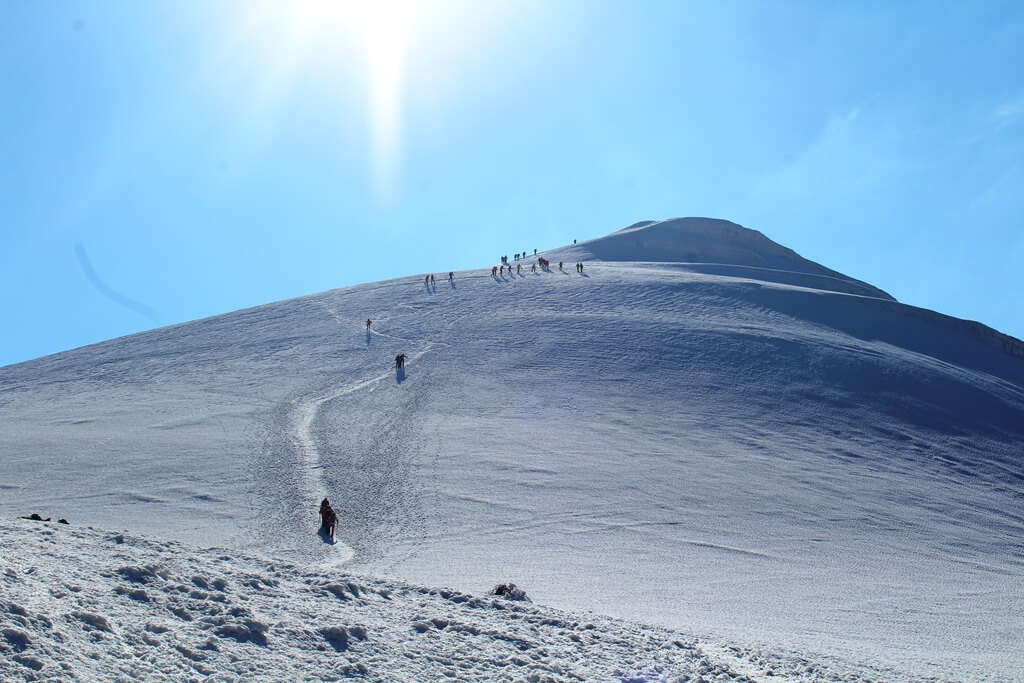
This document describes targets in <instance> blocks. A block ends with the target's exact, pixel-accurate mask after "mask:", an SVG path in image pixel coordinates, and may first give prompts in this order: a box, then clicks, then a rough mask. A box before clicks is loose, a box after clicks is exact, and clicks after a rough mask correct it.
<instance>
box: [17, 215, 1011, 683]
mask: <svg viewBox="0 0 1024 683" xmlns="http://www.w3.org/2000/svg"><path fill="white" fill-rule="evenodd" d="M543 255H544V256H545V257H546V258H548V259H549V260H550V261H551V262H552V266H551V268H550V269H541V270H539V271H538V272H536V273H533V272H530V268H529V264H530V263H532V262H528V263H527V266H526V267H524V268H523V272H522V273H521V274H519V275H512V274H509V273H508V272H507V271H506V274H504V276H495V277H492V276H491V275H490V267H489V265H488V266H487V267H486V268H484V267H481V269H480V270H478V271H475V272H461V273H457V274H456V278H455V281H454V283H451V284H450V283H448V282H447V281H445V280H444V279H443V278H438V283H437V285H436V286H425V285H424V284H423V276H422V274H421V275H419V276H412V277H410V278H409V279H402V280H391V281H386V282H379V283H372V284H367V285H362V286H359V287H351V288H347V289H343V290H335V291H330V292H325V293H322V294H317V295H313V296H309V297H304V298H301V299H296V300H292V301H286V302H279V303H275V304H269V305H266V306H262V307H259V308H254V309H249V310H245V311H239V312H236V313H232V314H228V315H223V316H219V317H216V318H211V319H208V320H202V321H197V322H194V323H189V324H186V325H179V326H176V327H170V328H165V329H161V330H156V331H153V332H149V333H145V334H140V335H135V336H132V337H127V338H124V339H118V340H113V341H110V342H107V343H104V344H99V345H96V346H92V347H86V348H83V349H78V350H75V351H69V352H66V353H63V354H58V355H55V356H50V357H47V358H42V359H39V360H36V361H32V362H29V363H23V364H19V365H14V366H9V367H6V368H0V411H2V414H3V420H2V422H0V457H2V458H3V460H2V462H3V468H4V471H3V479H2V481H0V487H2V489H0V512H2V513H3V514H5V515H6V516H7V517H13V516H17V515H21V514H26V513H28V512H40V513H43V516H51V515H52V516H55V517H56V516H64V517H68V518H69V519H71V520H72V521H73V522H76V523H80V524H89V525H93V526H97V527H103V528H110V529H119V528H125V529H129V530H131V531H132V532H134V533H144V534H147V535H150V536H154V537H167V538H174V539H177V540H182V541H186V542H190V543H194V544H199V545H218V546H224V547H228V548H231V549H233V550H237V551H244V552H249V553H259V554H261V555H264V556H269V557H276V558H280V559H281V560H283V561H287V562H290V563H293V564H295V565H296V566H300V567H304V568H308V570H309V571H311V572H312V571H333V572H337V571H341V570H342V567H343V568H344V571H347V572H358V573H360V574H366V575H374V576H378V577H381V579H383V578H385V577H393V578H395V579H398V580H401V581H405V582H411V583H414V584H418V585H426V586H449V587H451V589H452V590H457V591H460V592H465V593H476V594H480V593H483V592H484V591H486V590H487V589H488V588H490V587H492V586H494V585H495V584H497V583H499V582H503V581H514V582H515V583H516V584H517V585H519V586H521V587H523V588H524V589H525V590H526V591H527V593H528V594H529V595H530V597H531V598H532V599H533V600H534V602H535V603H536V604H537V605H544V606H548V607H555V608H559V609H567V610H595V611H597V612H600V613H603V614H608V615H612V616H615V617H621V618H626V619H633V620H639V621H643V622H647V623H650V624H657V625H659V626H662V627H666V628H670V629H678V630H682V631H685V632H690V633H701V634H706V635H708V636H709V637H713V638H715V639H717V640H716V641H715V642H718V643H722V644H723V645H722V648H723V649H722V651H723V652H729V651H730V650H729V646H727V645H725V643H729V642H734V643H737V644H738V645H737V646H738V647H740V648H741V649H746V648H753V647H757V648H760V649H762V650H765V651H768V652H780V651H784V650H799V651H801V652H804V653H805V654H806V655H807V656H808V657H811V655H810V653H821V652H826V653H830V654H831V655H834V656H837V657H840V658H842V659H843V660H844V661H848V662H850V661H852V662H858V663H859V664H863V665H870V666H875V667H885V670H886V672H887V673H886V674H885V675H884V676H882V677H883V678H886V679H892V678H899V677H902V676H905V677H908V678H922V677H930V676H934V677H937V678H940V679H945V678H972V679H980V678H985V677H991V678H992V679H994V680H1007V679H1015V678H1018V677H1019V672H1020V671H1022V670H1024V655H1022V654H1021V653H1024V638H1022V635H1021V634H1022V633H1024V616H1022V615H1024V596H1022V591H1021V586H1022V585H1024V580H1022V579H1024V576H1022V574H1024V544H1022V541H1021V539H1022V538H1024V504H1022V501H1024V462H1022V446H1021V444H1022V443H1024V345H1022V344H1021V342H1019V341H1018V340H1016V339H1013V338H1011V337H1008V336H1006V335H1002V334H1000V333H998V332H996V331H994V330H991V329H989V328H986V327H984V326H982V325H979V324H978V323H972V322H968V321H962V320H957V319H953V318H949V317H947V316H943V315H941V314H939V313H935V312H932V311H926V310H923V309H918V308H914V307H911V306H906V305H903V304H900V303H898V302H896V301H894V300H893V299H892V298H891V297H890V296H888V295H887V294H885V293H884V292H882V291H880V290H878V289H876V288H874V287H872V286H870V285H868V284H866V283H862V282H859V281H857V280H854V279H853V278H850V277H847V276H845V275H842V274H840V273H836V272H834V271H831V270H828V269H827V268H824V267H822V266H819V265H818V264H814V263H811V262H809V261H806V260H805V259H802V258H801V257H799V255H797V254H796V253H794V252H792V251H791V250H788V249H785V248H783V247H780V246H779V245H776V244H774V243H773V242H771V241H770V240H768V239H767V238H766V237H764V236H763V235H761V234H760V233H756V232H754V231H750V230H746V229H745V228H742V227H740V226H737V225H735V224H732V223H728V222H726V221H716V220H711V219H676V220H672V221H663V222H660V223H645V224H637V225H636V226H632V227H630V228H627V229H626V230H622V231H619V232H617V233H613V234H612V235H609V236H608V237H606V238H601V239H599V240H592V241H589V242H582V243H580V244H578V245H574V246H572V247H565V248H563V249H558V250H552V251H550V252H548V253H546V254H543ZM579 260H584V261H585V267H584V271H583V273H579V272H577V271H576V270H575V269H574V268H573V263H575V262H576V261H579ZM559 261H564V264H565V265H564V270H559V269H558V266H557V264H558V262H559ZM481 265H482V266H483V265H484V264H481ZM367 318H370V319H372V320H373V328H372V330H371V331H367V330H366V328H365V321H366V319H367ZM398 353H405V354H406V355H407V356H408V361H407V365H406V368H404V369H402V370H396V369H395V368H394V358H395V355H396V354H398ZM325 496H326V497H329V498H330V499H331V502H332V504H333V505H334V508H335V510H336V511H337V512H338V514H339V517H340V519H341V521H340V524H339V527H338V532H337V543H336V544H331V543H328V542H325V540H324V539H322V538H321V537H319V536H317V535H316V533H315V531H316V510H317V507H318V504H319V501H320V499H321V498H322V497H325ZM80 611H81V610H80ZM100 616H103V615H100ZM268 638H269V636H268ZM813 657H814V659H813V661H815V662H821V661H824V660H823V659H821V655H813ZM601 675H604V674H601ZM409 678H412V679H416V676H415V675H414V674H410V675H409Z"/></svg>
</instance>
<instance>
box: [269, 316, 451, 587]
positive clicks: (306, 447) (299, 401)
mask: <svg viewBox="0 0 1024 683" xmlns="http://www.w3.org/2000/svg"><path fill="white" fill-rule="evenodd" d="M323 307H324V309H325V310H326V311H327V312H328V314H329V315H330V316H331V317H332V318H333V319H334V320H335V321H336V322H338V323H339V324H340V325H343V326H346V327H348V326H351V325H352V324H351V321H350V320H349V319H348V318H346V317H343V316H341V315H340V314H339V313H338V312H337V311H334V310H332V309H331V308H330V307H329V306H328V305H327V304H326V303H324V304H323ZM386 322H387V318H380V319H379V320H378V323H386ZM371 337H379V338H385V339H390V340H393V341H396V342H399V343H402V344H404V345H413V344H414V343H418V344H420V345H423V346H424V348H421V349H420V350H418V351H413V352H411V353H406V354H405V355H406V363H407V364H408V363H415V361H417V360H418V359H420V358H422V357H423V356H424V355H426V354H427V353H429V352H430V351H431V350H432V349H433V348H434V347H435V346H436V342H430V341H427V342H424V341H422V340H421V341H419V342H414V341H413V340H411V339H406V338H402V337H399V336H396V335H393V334H388V333H385V332H381V331H379V330H373V329H371V330H368V331H367V343H369V339H370V338H371ZM391 377H395V378H396V380H397V381H398V382H399V383H401V382H402V381H403V380H404V378H405V370H404V368H403V369H401V370H397V371H396V369H394V368H391V369H389V370H387V371H385V372H382V373H379V374H377V375H374V376H371V377H368V378H366V379H362V380H359V381H355V382H350V383H346V384H343V385H340V386H334V387H330V388H328V389H326V390H321V391H313V392H311V393H308V394H303V395H300V396H298V397H297V398H296V399H293V402H292V403H293V405H292V408H291V410H290V411H289V416H288V420H287V423H288V425H289V428H288V434H289V435H290V439H291V450H292V452H293V453H294V454H295V456H296V464H297V470H298V472H299V473H300V477H299V478H300V481H299V486H300V489H299V490H300V492H301V500H302V501H303V504H305V505H306V506H308V508H310V509H313V508H316V507H318V506H319V502H320V500H322V499H323V498H329V497H330V495H331V492H330V491H329V489H328V486H327V484H326V482H325V479H324V473H325V469H326V468H325V464H324V462H323V458H322V457H321V449H320V448H319V447H318V445H317V439H316V437H315V436H314V426H315V424H316V423H317V421H318V419H319V417H320V414H321V411H322V409H323V407H324V406H325V405H327V404H329V403H331V402H333V401H336V400H338V399H341V398H344V397H346V396H350V395H352V394H355V393H357V392H361V391H366V390H369V391H373V388H374V387H375V386H376V385H378V384H380V383H381V382H384V381H385V380H387V379H389V378H391ZM332 437H333V438H332V439H331V440H332V441H344V440H345V439H344V435H343V434H337V433H334V434H332ZM336 508H337V505H336ZM290 532H291V530H289V529H286V530H284V533H290ZM314 547H316V546H315V544H314ZM354 555H355V549H354V548H353V547H352V546H351V545H348V544H346V543H344V542H342V541H340V540H338V539H337V534H336V540H335V546H334V548H333V552H331V553H328V554H326V555H322V557H321V559H320V564H321V565H322V566H328V567H329V566H337V565H341V564H344V563H346V562H349V561H350V560H351V559H352V558H353V557H354Z"/></svg>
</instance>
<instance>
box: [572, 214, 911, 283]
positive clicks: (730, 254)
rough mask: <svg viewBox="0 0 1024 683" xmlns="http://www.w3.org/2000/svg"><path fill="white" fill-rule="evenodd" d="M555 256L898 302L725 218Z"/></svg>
mask: <svg viewBox="0 0 1024 683" xmlns="http://www.w3.org/2000/svg"><path fill="white" fill-rule="evenodd" d="M552 252H553V253H555V254H558V255H559V256H558V258H560V259H563V258H564V259H571V260H598V261H641V262H656V263H681V264H687V266H688V267H690V268H691V269H693V270H697V271H700V272H718V273H720V274H728V275H742V276H744V277H749V278H751V279H767V280H770V281H772V282H784V283H786V284H794V285H798V286H810V287H814V288H816V289H825V290H829V291H838V292H843V293H847V294H860V295H864V296H873V297H877V298H882V299H890V300H891V299H892V297H891V296H890V295H889V294H886V293H885V292H883V291H882V290H880V289H878V288H876V287H872V286H871V285H869V284H866V283H864V282H861V281H859V280H856V279H854V278H852V277H849V276H847V275H843V274H842V273H838V272H836V271H834V270H831V269H830V268H826V267H825V266H822V265H821V264H818V263H815V262H814V261H810V260H808V259H805V258H804V257H802V256H800V255H799V254H798V253H796V252H795V251H793V250H792V249H789V248H787V247H784V246H782V245H781V244H778V243H776V242H773V241H772V240H770V239H768V238H767V237H765V236H764V235H763V234H762V233H760V232H758V231H757V230H751V229H749V228H744V227H743V226H742V225H737V224H736V223H733V222H731V221H727V220H722V219H719V218H692V217H691V218H670V219H668V220H663V221H641V222H639V223H634V224H633V225H631V226H629V227H627V228H623V229H622V230H618V231H616V232H613V233H611V234H610V235H606V236H604V237H598V238H597V239H593V240H587V241H585V242H580V243H579V244H576V245H573V246H572V247H566V248H565V249H556V250H552ZM800 276H803V277H800ZM807 276H811V277H807Z"/></svg>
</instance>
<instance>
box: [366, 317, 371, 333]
mask: <svg viewBox="0 0 1024 683" xmlns="http://www.w3.org/2000/svg"><path fill="white" fill-rule="evenodd" d="M366 331H367V332H369V331H370V319H369V318H367V319H366Z"/></svg>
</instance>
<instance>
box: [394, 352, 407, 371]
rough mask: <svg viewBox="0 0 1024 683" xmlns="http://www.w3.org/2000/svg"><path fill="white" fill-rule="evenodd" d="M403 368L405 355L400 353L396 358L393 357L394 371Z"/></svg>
mask: <svg viewBox="0 0 1024 683" xmlns="http://www.w3.org/2000/svg"><path fill="white" fill-rule="evenodd" d="M404 367H405V354H404V353H400V354H398V355H397V356H395V369H396V370H401V369H402V368H404Z"/></svg>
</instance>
